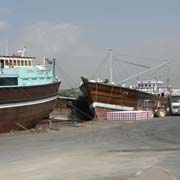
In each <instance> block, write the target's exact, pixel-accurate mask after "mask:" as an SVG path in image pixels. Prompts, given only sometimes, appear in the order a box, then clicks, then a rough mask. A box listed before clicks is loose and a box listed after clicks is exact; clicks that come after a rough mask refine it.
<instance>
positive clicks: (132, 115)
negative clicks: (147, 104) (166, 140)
mask: <svg viewBox="0 0 180 180" xmlns="http://www.w3.org/2000/svg"><path fill="white" fill-rule="evenodd" d="M153 117H154V113H153V112H152V111H115V112H107V120H130V121H136V120H147V119H151V118H153Z"/></svg>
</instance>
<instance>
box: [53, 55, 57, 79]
mask: <svg viewBox="0 0 180 180" xmlns="http://www.w3.org/2000/svg"><path fill="white" fill-rule="evenodd" d="M55 67H56V59H55V58H53V79H55V75H56V72H55Z"/></svg>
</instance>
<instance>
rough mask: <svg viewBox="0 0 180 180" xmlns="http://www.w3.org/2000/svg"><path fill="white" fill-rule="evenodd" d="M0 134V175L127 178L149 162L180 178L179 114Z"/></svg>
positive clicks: (5, 179)
mask: <svg viewBox="0 0 180 180" xmlns="http://www.w3.org/2000/svg"><path fill="white" fill-rule="evenodd" d="M56 127H59V131H55V130H54V131H53V130H48V132H45V133H35V134H31V133H29V132H16V133H9V134H1V135H0V179H2V180H9V179H13V180H21V179H22V180H24V179H26V180H76V179H78V180H109V179H112V180H119V179H122V180H125V179H129V178H130V177H133V176H134V175H135V174H136V173H137V172H139V171H143V170H145V169H147V168H149V167H161V168H164V169H166V170H168V172H169V173H170V174H172V175H174V176H175V177H177V179H180V171H179V170H180V117H178V116H173V117H166V118H163V119H153V120H148V121H143V122H142V121H139V122H130V121H129V122H127V121H126V122H125V121H123V122H121V121H101V122H97V121H93V122H88V123H84V124H79V125H77V126H73V125H71V124H62V123H60V124H58V125H57V126H56Z"/></svg>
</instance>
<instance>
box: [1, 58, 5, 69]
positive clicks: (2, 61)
mask: <svg viewBox="0 0 180 180" xmlns="http://www.w3.org/2000/svg"><path fill="white" fill-rule="evenodd" d="M0 68H1V69H2V68H4V60H3V59H1V60H0Z"/></svg>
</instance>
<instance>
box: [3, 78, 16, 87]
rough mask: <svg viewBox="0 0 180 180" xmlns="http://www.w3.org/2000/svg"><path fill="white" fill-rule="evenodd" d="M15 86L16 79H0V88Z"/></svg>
mask: <svg viewBox="0 0 180 180" xmlns="http://www.w3.org/2000/svg"><path fill="white" fill-rule="evenodd" d="M15 85H18V80H17V77H8V78H5V77H1V78H0V86H15Z"/></svg>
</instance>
